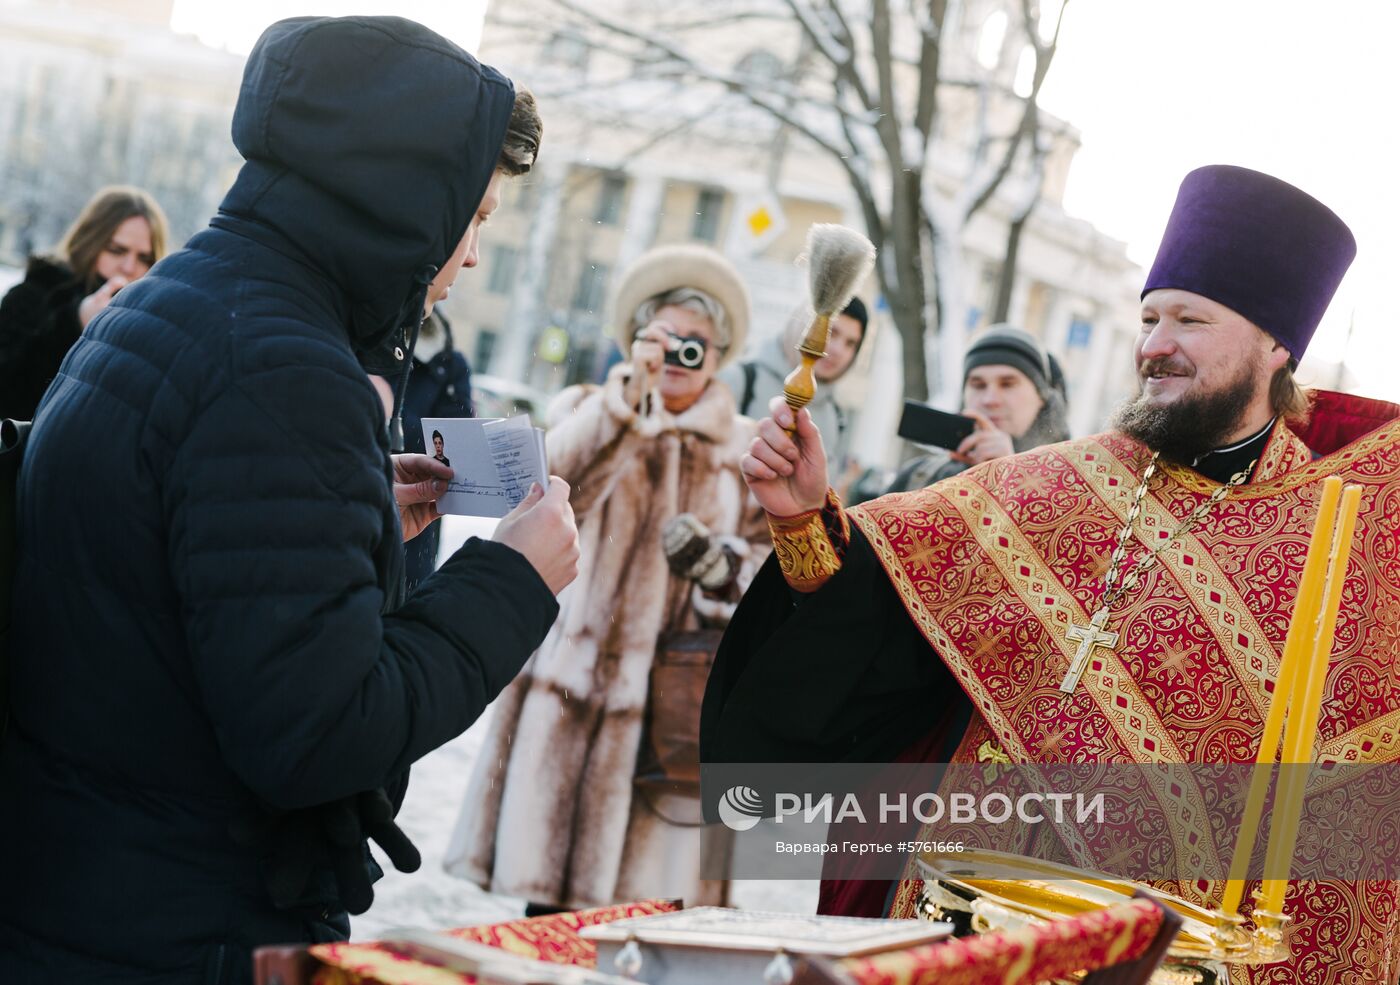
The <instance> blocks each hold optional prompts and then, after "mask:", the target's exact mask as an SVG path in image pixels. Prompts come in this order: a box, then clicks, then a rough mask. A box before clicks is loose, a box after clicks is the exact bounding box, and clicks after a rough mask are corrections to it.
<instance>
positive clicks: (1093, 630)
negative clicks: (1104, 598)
mask: <svg viewBox="0 0 1400 985" xmlns="http://www.w3.org/2000/svg"><path fill="white" fill-rule="evenodd" d="M1107 622H1108V609H1107V608H1103V609H1100V610H1099V611H1098V612H1095V613H1094V615H1093V617H1092V618H1091V619H1090V620H1089V625H1087V626H1075V625H1073V624H1071V625H1070V627H1069V629H1067V630H1066V631H1065V636H1066V638H1068V639H1069V640H1071V641H1073V640H1078V641H1079V649H1078V650H1077V651H1076V652H1075V654H1074V659H1073V660H1071V661H1070V663H1069V670H1068V671H1066V672H1065V679H1064V680H1062V681H1060V690H1061V691H1063V692H1064V693H1065V694H1073V693H1074V689H1075V688H1076V687H1078V686H1079V678H1081V677H1083V676H1084V668H1085V667H1087V666H1089V657H1090V655H1092V654H1093V652H1094V650H1095V648H1097V647H1101V646H1102V647H1106V648H1108V649H1109V650H1112V648H1113V647H1114V646H1116V645H1117V644H1118V634H1117V633H1109V632H1105V631H1104V628H1103V627H1104V625H1105V624H1106V623H1107Z"/></svg>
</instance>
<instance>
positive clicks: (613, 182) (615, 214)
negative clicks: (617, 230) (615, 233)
mask: <svg viewBox="0 0 1400 985" xmlns="http://www.w3.org/2000/svg"><path fill="white" fill-rule="evenodd" d="M626 190H627V179H626V178H624V177H623V176H622V175H620V174H607V175H604V176H603V181H602V183H601V185H600V186H599V188H598V206H597V208H595V209H594V210H593V221H594V222H601V223H603V224H604V225H607V226H615V225H617V221H618V219H619V218H620V217H621V215H622V195H623V192H625V191H626Z"/></svg>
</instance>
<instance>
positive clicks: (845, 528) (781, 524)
mask: <svg viewBox="0 0 1400 985" xmlns="http://www.w3.org/2000/svg"><path fill="white" fill-rule="evenodd" d="M827 511H830V512H831V513H833V514H834V515H835V517H836V522H837V523H839V524H840V529H841V534H842V536H843V539H844V540H845V541H846V543H849V542H850V539H851V527H850V523H849V521H848V520H847V519H846V514H845V511H844V510H842V509H841V501H840V500H839V499H837V498H836V493H835V492H833V491H831V490H830V489H828V490H827V493H826V504H825V505H824V506H823V507H822V508H821V509H816V510H808V511H807V512H806V513H799V514H798V515H797V516H784V517H779V516H770V517H769V518H768V529H769V531H770V532H771V533H772V535H773V553H774V554H776V555H777V557H778V566H779V567H780V568H782V571H783V578H785V579H786V580H787V583H788V584H789V585H791V586H792V587H793V588H794V589H796V590H797V591H799V592H815V591H816V590H817V589H819V588H821V587H822V586H823V585H825V584H826V583H827V581H828V580H829V579H830V578H831V576H832V575H834V574H836V572H838V571H840V570H841V554H840V553H838V551H837V548H836V545H835V544H833V543H832V540H831V535H830V534H829V533H828V532H827V529H826V519H825V516H824V514H825V513H826V512H827ZM843 547H844V545H843Z"/></svg>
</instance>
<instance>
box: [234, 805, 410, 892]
mask: <svg viewBox="0 0 1400 985" xmlns="http://www.w3.org/2000/svg"><path fill="white" fill-rule="evenodd" d="M229 832H230V834H231V835H232V836H233V840H234V841H236V842H238V843H239V844H240V845H245V846H248V847H250V848H253V849H255V850H257V851H258V852H259V854H260V855H261V864H262V870H263V882H264V883H265V884H266V886H267V890H268V894H269V895H270V896H271V897H272V903H273V905H274V906H276V907H277V908H278V909H292V908H295V907H300V906H306V905H310V904H315V903H326V902H331V900H329V899H326V897H327V896H328V895H333V896H334V897H335V900H337V901H338V902H339V903H340V905H341V906H343V907H345V909H346V910H348V911H350V912H351V913H354V914H360V913H364V912H365V911H366V910H368V909H369V907H370V904H371V903H373V902H374V880H375V879H376V878H378V876H379V875H380V874H381V873H380V870H379V866H378V865H376V864H375V863H374V859H373V858H372V857H371V856H370V854H369V847H368V845H367V844H366V839H372V840H373V841H375V842H376V843H377V844H378V845H379V847H380V848H381V849H383V851H384V854H385V855H387V856H388V857H389V861H390V862H392V863H393V865H394V868H396V869H398V870H399V871H400V872H414V871H416V870H417V869H418V867H419V866H420V865H422V864H423V858H422V856H421V855H419V853H418V849H417V848H415V847H414V845H413V842H411V841H409V839H408V836H407V835H406V834H404V833H403V830H402V829H401V828H400V827H399V826H398V825H397V824H395V823H394V805H393V804H392V803H391V802H390V800H389V796H388V794H386V793H385V792H384V791H383V790H382V789H380V790H370V791H366V792H365V793H361V794H356V795H355V796H351V797H343V798H341V799H340V800H335V801H331V802H330V803H328V804H318V805H317V806H315V807H306V808H302V809H300V810H295V811H288V812H285V813H280V814H269V813H262V814H259V815H257V816H250V817H242V818H239V819H237V820H236V821H234V822H233V823H232V824H231V825H230V826H229ZM324 871H329V872H331V873H333V874H334V876H335V889H334V892H333V893H329V892H327V890H328V888H329V887H326V886H324V884H322V885H319V886H318V885H317V883H318V880H317V879H316V876H317V875H318V872H324Z"/></svg>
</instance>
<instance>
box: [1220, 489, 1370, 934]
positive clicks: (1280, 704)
mask: <svg viewBox="0 0 1400 985" xmlns="http://www.w3.org/2000/svg"><path fill="white" fill-rule="evenodd" d="M1341 494H1342V480H1341V479H1338V478H1337V477H1336V476H1329V477H1327V478H1326V479H1324V480H1322V495H1321V496H1320V497H1318V505H1317V519H1316V520H1315V521H1313V531H1312V539H1311V540H1310V541H1309V542H1308V554H1307V558H1306V559H1305V560H1304V561H1303V573H1302V575H1301V576H1300V577H1299V579H1298V594H1297V596H1296V598H1295V599H1294V601H1293V618H1292V619H1291V620H1290V621H1289V623H1288V636H1287V637H1286V639H1285V640H1284V644H1283V657H1282V658H1281V659H1280V660H1279V668H1278V680H1276V681H1275V682H1274V694H1273V697H1272V698H1271V699H1270V701H1269V715H1268V717H1267V718H1266V719H1265V721H1264V735H1263V737H1262V738H1261V739H1260V740H1259V755H1258V756H1257V757H1256V759H1255V762H1257V763H1258V764H1259V766H1272V765H1273V763H1274V757H1275V756H1276V755H1277V753H1278V743H1279V736H1280V734H1281V733H1282V732H1283V716H1284V712H1285V711H1288V710H1289V708H1290V706H1291V705H1292V702H1293V696H1294V692H1295V690H1296V687H1297V681H1298V679H1299V677H1300V675H1299V674H1298V666H1299V664H1300V663H1301V662H1302V659H1303V654H1304V653H1305V652H1306V651H1307V650H1308V649H1310V647H1311V644H1312V642H1313V631H1314V629H1315V627H1316V625H1317V613H1318V607H1319V605H1320V603H1321V601H1322V581H1323V576H1324V575H1325V574H1326V572H1327V557H1328V555H1329V554H1330V553H1331V549H1332V531H1333V527H1334V526H1335V524H1336V520H1337V500H1338V498H1339V497H1340V496H1341ZM1289 717H1290V718H1292V717H1293V716H1292V715H1291V714H1290V716H1289ZM1268 789H1269V771H1268V770H1264V769H1256V770H1255V771H1254V775H1253V776H1252V777H1251V778H1250V784H1249V799H1248V800H1247V801H1246V802H1245V808H1244V817H1243V820H1242V822H1241V824H1240V837H1239V841H1238V842H1236V844H1235V856H1234V860H1233V861H1232V862H1231V864H1230V879H1229V881H1228V882H1226V883H1225V900H1224V902H1223V903H1222V908H1223V909H1224V911H1225V912H1226V913H1238V912H1239V910H1240V899H1241V898H1242V897H1243V896H1244V882H1245V873H1246V872H1247V871H1248V869H1249V856H1250V854H1251V853H1253V851H1254V837H1255V834H1256V833H1257V831H1258V829H1259V815H1260V814H1261V813H1262V812H1263V810H1264V795H1265V794H1266V793H1267V792H1268Z"/></svg>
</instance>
